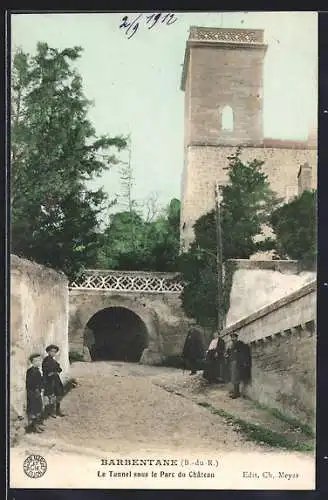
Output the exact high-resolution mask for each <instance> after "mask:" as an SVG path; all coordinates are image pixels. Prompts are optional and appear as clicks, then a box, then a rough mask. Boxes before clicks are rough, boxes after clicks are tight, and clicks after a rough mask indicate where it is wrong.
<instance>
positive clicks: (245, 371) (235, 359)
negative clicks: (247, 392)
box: [227, 333, 251, 399]
mask: <svg viewBox="0 0 328 500" xmlns="http://www.w3.org/2000/svg"><path fill="white" fill-rule="evenodd" d="M227 352H228V357H229V362H230V375H231V383H232V385H233V389H232V391H231V392H230V397H231V398H233V399H235V398H239V397H240V383H241V382H244V383H247V382H248V380H249V378H250V362H251V357H250V349H249V347H248V345H247V344H245V343H244V342H242V341H241V340H238V335H237V333H232V334H231V346H230V348H229V349H228V351H227Z"/></svg>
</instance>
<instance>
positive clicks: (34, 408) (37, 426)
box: [26, 353, 44, 433]
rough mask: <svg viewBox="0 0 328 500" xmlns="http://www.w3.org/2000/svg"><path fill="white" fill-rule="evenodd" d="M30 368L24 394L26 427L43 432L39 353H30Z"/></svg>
mask: <svg viewBox="0 0 328 500" xmlns="http://www.w3.org/2000/svg"><path fill="white" fill-rule="evenodd" d="M29 362H30V363H31V366H30V368H28V370H27V371H26V396H27V408H26V410H27V418H28V427H29V429H30V430H31V431H32V432H38V433H40V432H43V431H44V426H43V418H42V412H43V402H42V390H43V387H44V386H43V379H42V375H41V371H40V367H41V355H40V354H39V353H35V354H32V355H31V356H30V357H29Z"/></svg>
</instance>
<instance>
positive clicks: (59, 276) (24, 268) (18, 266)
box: [10, 254, 68, 283]
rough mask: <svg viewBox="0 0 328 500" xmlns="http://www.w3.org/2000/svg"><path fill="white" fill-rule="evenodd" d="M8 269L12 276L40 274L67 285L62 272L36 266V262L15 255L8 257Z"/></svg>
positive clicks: (40, 265)
mask: <svg viewBox="0 0 328 500" xmlns="http://www.w3.org/2000/svg"><path fill="white" fill-rule="evenodd" d="M10 268H11V269H10V272H11V273H12V274H14V273H16V274H23V273H32V274H36V273H42V274H46V275H48V276H51V278H52V279H55V280H56V281H65V282H66V283H68V278H67V276H66V274H65V273H63V272H62V271H57V270H56V269H52V268H50V267H47V266H44V265H42V264H38V263H37V262H34V261H32V260H28V259H24V258H22V257H18V256H17V255H15V254H11V255H10Z"/></svg>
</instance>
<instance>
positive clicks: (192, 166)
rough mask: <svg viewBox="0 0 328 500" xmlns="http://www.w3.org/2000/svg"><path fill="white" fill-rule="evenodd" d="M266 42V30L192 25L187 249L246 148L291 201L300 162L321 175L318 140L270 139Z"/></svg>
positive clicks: (186, 80) (184, 222)
mask: <svg viewBox="0 0 328 500" xmlns="http://www.w3.org/2000/svg"><path fill="white" fill-rule="evenodd" d="M263 38H264V32H263V30H245V29H223V28H199V27H191V28H190V33H189V39H188V40H187V43H186V50H185V59H184V64H183V72H182V80H181V90H183V91H184V93H185V112H184V127H185V136H184V168H183V174H182V182H181V231H180V234H181V249H182V250H183V249H186V248H188V246H189V244H190V243H191V241H192V240H193V237H194V232H193V225H194V223H195V222H196V220H197V219H198V218H199V217H201V216H202V215H204V214H206V213H207V212H209V211H210V210H212V209H213V208H214V207H215V188H216V185H218V184H224V183H225V182H226V180H227V170H226V168H227V167H228V165H229V160H228V157H229V156H230V155H231V154H233V153H234V152H235V151H236V148H237V147H238V146H241V147H242V155H241V159H242V160H243V161H249V160H254V159H258V160H260V161H261V160H262V161H264V165H263V167H262V168H263V171H264V172H265V173H266V174H267V176H268V180H269V182H270V184H271V187H272V189H273V190H274V191H275V192H276V193H277V194H278V196H279V197H280V198H281V199H282V200H284V201H286V202H288V201H289V200H291V199H293V198H294V197H295V196H297V193H298V178H297V175H298V171H299V168H300V165H302V164H304V163H305V162H307V163H308V164H309V165H311V166H312V171H313V173H314V176H316V168H315V167H316V143H315V141H314V140H311V138H310V137H309V140H308V141H305V142H304V141H294V140H293V141H290V140H284V139H281V138H277V139H274V138H265V137H263V66H264V59H265V53H266V50H267V46H266V45H265V44H264V43H263ZM281 119H282V120H283V119H284V117H283V116H281ZM313 182H315V179H314V181H313Z"/></svg>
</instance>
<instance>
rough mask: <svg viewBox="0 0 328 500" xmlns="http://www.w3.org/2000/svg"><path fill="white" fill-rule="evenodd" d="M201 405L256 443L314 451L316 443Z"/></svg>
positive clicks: (205, 404)
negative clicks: (293, 438) (296, 438)
mask: <svg viewBox="0 0 328 500" xmlns="http://www.w3.org/2000/svg"><path fill="white" fill-rule="evenodd" d="M198 405H199V406H202V407H203V408H208V409H209V410H210V411H211V412H212V413H213V414H214V415H219V416H220V417H223V418H224V419H225V420H226V422H228V423H230V424H233V425H234V426H235V430H236V431H237V432H240V433H241V434H243V435H244V436H245V437H246V439H248V440H249V441H255V442H256V443H261V444H267V445H269V446H272V447H274V448H284V449H287V450H294V451H313V450H314V443H301V442H298V441H291V440H290V439H288V438H286V437H285V436H283V435H282V434H279V433H278V432H275V431H271V430H270V429H267V428H266V427H263V426H261V425H256V424H252V423H250V422H247V421H245V420H242V419H241V418H238V417H235V416H234V415H232V414H231V413H228V412H226V411H225V410H221V409H220V408H215V407H214V406H212V405H211V404H209V403H205V402H200V403H198Z"/></svg>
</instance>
